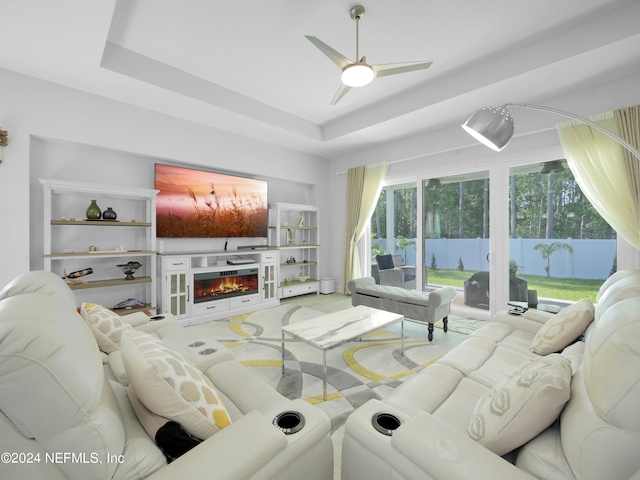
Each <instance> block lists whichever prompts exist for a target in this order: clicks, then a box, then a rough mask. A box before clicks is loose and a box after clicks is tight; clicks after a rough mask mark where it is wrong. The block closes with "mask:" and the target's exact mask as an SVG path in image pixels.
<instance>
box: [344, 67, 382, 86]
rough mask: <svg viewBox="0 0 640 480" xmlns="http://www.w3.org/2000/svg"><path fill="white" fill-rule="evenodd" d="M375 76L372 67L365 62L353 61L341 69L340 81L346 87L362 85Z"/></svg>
mask: <svg viewBox="0 0 640 480" xmlns="http://www.w3.org/2000/svg"><path fill="white" fill-rule="evenodd" d="M375 76H376V74H375V72H374V71H373V68H371V67H370V66H369V65H367V64H366V63H353V64H351V65H347V66H346V67H344V68H343V69H342V83H344V84H345V85H346V86H348V87H363V86H365V85H368V84H369V83H371V81H372V80H373V78H374V77H375Z"/></svg>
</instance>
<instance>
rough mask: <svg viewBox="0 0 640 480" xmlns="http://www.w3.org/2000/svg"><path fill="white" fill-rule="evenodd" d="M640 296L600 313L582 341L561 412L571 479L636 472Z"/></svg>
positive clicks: (638, 460)
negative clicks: (576, 368) (580, 364)
mask: <svg viewBox="0 0 640 480" xmlns="http://www.w3.org/2000/svg"><path fill="white" fill-rule="evenodd" d="M638 312H640V298H639V297H631V298H627V299H625V300H619V301H617V302H615V303H614V304H613V305H612V306H610V307H608V308H606V309H605V310H604V311H602V312H601V315H600V320H599V322H598V323H597V324H596V325H595V326H594V327H593V328H592V329H591V330H590V332H589V333H588V335H587V337H586V340H585V351H584V357H583V367H582V369H581V370H579V371H578V372H577V373H576V375H575V376H574V378H573V381H572V386H571V399H570V401H569V402H568V403H567V405H566V407H565V409H564V411H563V412H562V415H561V426H560V429H561V432H562V435H561V439H562V447H563V449H564V452H565V455H566V457H567V461H568V462H569V464H570V465H571V469H572V470H573V472H574V474H575V476H576V478H582V479H585V480H589V479H602V478H631V477H632V476H633V475H634V474H636V475H637V472H639V471H640V457H639V456H638V454H637V453H638V451H640V409H639V408H638V404H639V403H640V315H638Z"/></svg>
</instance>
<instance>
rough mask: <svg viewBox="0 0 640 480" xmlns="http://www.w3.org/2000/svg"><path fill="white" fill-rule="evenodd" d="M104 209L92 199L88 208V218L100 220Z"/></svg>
mask: <svg viewBox="0 0 640 480" xmlns="http://www.w3.org/2000/svg"><path fill="white" fill-rule="evenodd" d="M101 217H102V211H101V210H100V207H99V206H98V204H97V203H96V201H95V200H91V205H89V208H87V220H100V218H101Z"/></svg>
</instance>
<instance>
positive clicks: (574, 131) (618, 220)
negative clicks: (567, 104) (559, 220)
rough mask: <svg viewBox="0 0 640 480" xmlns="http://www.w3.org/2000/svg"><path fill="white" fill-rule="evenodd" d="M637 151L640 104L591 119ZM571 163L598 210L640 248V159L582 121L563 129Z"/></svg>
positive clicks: (560, 129) (564, 125)
mask: <svg viewBox="0 0 640 480" xmlns="http://www.w3.org/2000/svg"><path fill="white" fill-rule="evenodd" d="M589 120H591V121H592V122H595V123H598V124H599V125H601V126H602V127H604V128H606V129H607V130H610V131H611V132H613V133H615V134H616V135H617V136H619V137H621V138H622V139H624V140H626V141H627V142H629V143H630V144H631V145H632V146H633V147H635V148H636V149H637V148H638V145H640V106H638V105H636V106H634V107H630V108H626V109H620V110H615V111H613V112H608V113H604V114H600V115H595V116H592V117H589ZM558 136H559V137H560V143H561V144H562V148H563V150H564V153H565V155H566V157H567V163H568V164H569V168H571V172H572V173H573V176H574V177H575V179H576V181H577V182H578V185H579V186H580V188H581V189H582V191H583V192H584V194H585V195H586V197H587V198H588V199H589V201H590V202H591V204H592V205H593V206H594V208H595V209H596V210H597V211H598V213H599V214H600V215H601V216H602V218H604V219H605V220H606V221H607V222H608V223H609V224H610V225H611V226H612V227H613V228H614V229H615V230H616V232H617V233H618V234H619V235H620V236H622V237H623V238H624V239H625V240H626V241H627V242H629V243H630V244H631V245H633V246H634V247H635V248H637V249H640V161H639V160H638V159H637V158H635V157H634V156H633V155H631V154H630V153H629V151H628V150H627V149H626V148H624V147H623V146H621V145H620V144H619V143H617V142H616V141H615V140H613V139H611V138H609V137H607V136H606V135H605V134H604V133H602V132H599V131H598V130H596V129H594V128H592V127H591V126H589V125H586V124H584V123H581V122H579V121H570V122H564V123H562V124H559V125H558Z"/></svg>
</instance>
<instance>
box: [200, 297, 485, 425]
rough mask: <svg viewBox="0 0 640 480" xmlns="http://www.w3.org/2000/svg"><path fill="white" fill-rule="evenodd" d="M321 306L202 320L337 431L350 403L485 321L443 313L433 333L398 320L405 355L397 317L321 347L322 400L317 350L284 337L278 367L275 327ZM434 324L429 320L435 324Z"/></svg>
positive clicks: (381, 391) (389, 385)
mask: <svg viewBox="0 0 640 480" xmlns="http://www.w3.org/2000/svg"><path fill="white" fill-rule="evenodd" d="M320 315H325V313H323V312H321V311H318V310H314V309H312V308H307V307H300V306H297V305H292V304H287V305H280V306H279V307H274V308H270V309H266V310H261V311H257V312H253V313H249V314H246V315H239V316H234V317H231V318H226V319H221V320H217V321H215V322H212V323H210V324H209V326H210V328H214V329H215V330H216V331H215V336H216V338H218V339H219V340H220V341H221V342H222V343H223V344H225V345H226V346H227V347H228V348H230V349H231V350H232V352H233V354H234V355H235V357H236V359H237V360H238V361H240V362H241V363H242V364H244V365H245V366H247V367H248V368H250V369H251V370H252V371H253V372H254V373H255V374H256V375H258V376H259V377H261V378H262V379H264V380H265V381H266V382H267V383H268V384H270V385H271V386H272V387H273V388H275V389H276V390H277V391H278V392H280V393H281V394H282V395H283V396H285V397H287V398H290V399H296V398H302V399H304V400H305V401H307V402H309V403H311V404H313V405H316V406H317V407H318V408H320V409H321V410H323V411H325V412H326V413H327V415H328V416H329V418H330V419H331V425H332V431H336V430H338V429H339V428H340V427H341V426H342V425H343V424H344V422H345V421H346V419H347V417H348V416H349V414H351V412H353V410H355V409H356V408H358V407H359V406H360V405H362V404H363V403H365V402H366V401H368V400H369V399H372V398H382V397H384V396H385V395H386V394H387V393H388V392H390V391H391V390H393V389H394V388H395V387H397V386H398V385H399V384H400V383H401V382H403V381H404V379H405V378H407V377H408V376H410V375H412V374H413V373H415V372H418V371H420V370H421V369H422V368H424V367H425V366H427V365H429V364H430V363H433V362H434V361H436V360H437V359H438V358H440V357H441V356H442V355H444V354H445V353H447V352H448V351H449V350H450V349H451V348H453V347H454V346H456V345H458V344H459V343H460V342H461V341H462V340H463V339H464V337H465V335H466V334H468V333H470V332H471V331H473V330H475V329H476V328H478V327H479V326H480V325H481V324H483V323H484V322H482V321H477V320H469V319H463V318H460V317H453V316H450V319H449V331H448V332H447V333H445V332H444V331H442V329H440V330H436V331H435V332H434V338H433V341H432V342H429V341H428V340H427V338H426V337H427V327H426V325H423V324H418V323H415V322H409V321H405V356H404V357H403V356H402V355H401V353H400V323H398V324H394V325H391V326H390V327H388V328H386V329H383V330H379V331H377V332H373V333H372V334H369V335H367V336H364V337H362V338H360V339H358V340H356V341H352V342H348V343H345V344H342V345H340V346H338V347H336V348H334V349H331V350H329V351H328V352H327V370H328V374H327V383H328V386H327V400H326V401H325V400H323V399H322V351H321V350H319V349H317V348H315V347H312V346H310V345H308V344H306V343H304V342H302V341H300V340H297V339H294V338H291V337H289V336H285V371H284V374H283V373H282V351H281V331H282V330H281V328H282V326H283V325H291V324H294V323H298V322H303V321H305V320H309V319H311V318H316V317H318V316H320ZM441 326H442V325H441V324H436V327H440V328H441Z"/></svg>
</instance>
